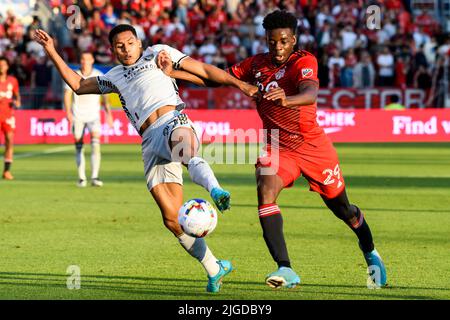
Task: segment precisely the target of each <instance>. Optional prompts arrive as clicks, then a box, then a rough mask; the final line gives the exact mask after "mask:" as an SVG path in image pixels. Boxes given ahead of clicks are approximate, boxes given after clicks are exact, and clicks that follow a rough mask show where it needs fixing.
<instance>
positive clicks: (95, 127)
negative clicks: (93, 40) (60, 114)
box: [64, 51, 113, 187]
mask: <svg viewBox="0 0 450 320" xmlns="http://www.w3.org/2000/svg"><path fill="white" fill-rule="evenodd" d="M94 62H95V59H94V56H93V54H92V53H91V52H88V51H86V52H82V53H81V57H80V69H79V70H76V71H75V72H76V73H77V74H79V75H80V76H81V77H83V78H89V77H99V76H103V72H101V71H99V70H97V69H95V68H94V67H93V65H94ZM101 98H102V100H103V106H104V108H105V111H106V121H107V123H108V125H109V126H110V127H112V125H113V118H112V113H111V109H110V107H109V103H108V99H107V98H106V96H101ZM64 108H65V110H66V114H67V119H68V120H69V126H70V128H72V132H73V135H74V138H75V150H76V157H75V159H76V163H77V169H78V183H77V186H78V187H86V185H87V179H86V172H85V158H84V148H83V146H84V142H83V136H84V132H85V129H86V128H87V129H88V131H89V134H90V135H91V185H92V186H94V187H101V186H103V181H101V180H100V179H99V176H98V174H99V171H100V160H101V154H100V136H101V129H102V128H101V123H100V110H101V103H100V98H99V96H98V95H96V94H86V95H80V96H79V95H77V94H76V93H74V92H73V91H72V89H71V88H70V87H69V86H68V85H67V84H66V85H65V87H64Z"/></svg>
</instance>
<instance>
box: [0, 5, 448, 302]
mask: <svg viewBox="0 0 450 320" xmlns="http://www.w3.org/2000/svg"><path fill="white" fill-rule="evenodd" d="M73 3H76V5H77V6H78V7H75V9H76V8H80V10H81V11H80V12H81V13H82V16H81V20H80V25H79V27H77V28H68V24H67V22H68V21H72V22H77V21H76V20H71V17H72V18H73V17H74V16H73V12H76V10H75V9H74V7H72V9H70V6H71V5H72V4H73ZM109 3H111V4H112V11H113V12H114V14H111V13H110V12H111V7H110V6H108V4H109ZM371 4H375V5H377V6H379V7H380V9H381V13H382V17H381V28H380V29H376V30H369V29H368V28H367V27H366V20H367V19H366V18H367V17H366V15H365V10H366V8H367V7H368V6H369V5H371ZM276 7H281V8H287V9H289V10H291V11H294V12H296V14H297V16H298V17H299V26H300V28H299V36H300V37H299V39H300V43H301V46H302V47H303V48H305V49H307V50H310V51H311V52H313V53H314V54H315V55H316V56H317V57H318V59H319V66H320V75H319V78H320V80H321V93H320V95H319V103H318V105H319V113H318V115H319V116H318V121H319V123H321V125H323V126H324V128H325V129H326V130H328V133H329V134H330V137H331V138H332V139H333V140H334V141H340V142H345V141H354V142H384V141H403V142H406V141H407V142H408V143H395V144H391V143H370V144H367V143H362V144H360V143H352V144H341V143H338V144H337V149H338V152H339V154H340V157H341V162H342V168H343V171H344V174H345V177H346V181H347V183H348V186H349V192H350V193H351V197H352V199H353V201H355V203H360V204H361V206H362V207H363V208H364V209H365V210H367V211H366V217H367V218H368V219H369V220H370V222H371V225H372V226H373V230H374V233H376V243H377V245H378V246H379V248H380V250H381V252H382V254H383V256H384V259H385V260H386V263H387V267H388V272H389V276H390V284H391V288H390V289H387V290H377V291H367V289H366V288H365V266H364V265H363V264H362V257H361V256H360V254H359V252H357V248H356V243H355V241H354V240H355V239H354V237H353V235H352V234H350V233H349V232H347V231H348V230H346V229H345V226H343V225H341V224H339V223H338V222H337V221H336V220H335V218H334V217H332V215H330V213H329V212H328V211H327V210H326V209H325V208H324V207H323V205H322V203H321V202H320V199H318V197H317V196H316V195H314V194H312V193H308V192H306V190H307V186H306V184H305V183H304V182H300V181H299V182H297V183H296V186H295V187H294V188H292V189H290V190H286V191H285V192H283V195H282V197H280V207H282V208H284V209H283V210H284V211H283V212H284V216H285V219H286V227H285V228H286V230H285V231H286V237H287V239H288V245H289V247H290V250H291V251H292V256H293V258H292V260H293V264H294V265H296V266H297V265H298V266H300V272H301V275H302V282H303V285H302V286H301V288H299V289H298V290H295V291H290V292H287V291H284V292H283V291H278V292H274V291H272V290H267V288H264V287H263V286H264V284H263V281H262V279H263V278H264V275H265V274H266V273H267V271H268V270H270V269H271V268H272V267H273V265H272V262H271V260H270V256H269V255H268V253H267V252H266V251H267V250H266V248H265V247H264V243H263V241H262V239H261V235H260V232H261V230H260V227H259V225H258V221H257V215H256V213H255V211H256V209H255V208H256V207H255V198H256V197H255V194H254V189H255V184H254V177H253V169H254V168H253V165H252V163H250V162H251V161H249V162H248V163H247V164H243V165H233V166H232V167H229V166H228V165H222V164H215V165H214V166H213V168H214V170H215V172H216V173H217V175H218V177H219V180H220V181H221V182H222V183H223V184H224V185H226V186H229V187H230V191H231V192H232V193H233V195H234V200H233V201H234V202H233V209H232V212H230V214H229V215H224V216H221V217H220V222H219V226H218V228H217V230H216V231H215V233H214V234H213V235H211V237H210V238H209V239H208V243H209V244H210V246H211V247H212V248H216V249H217V250H218V251H220V254H221V255H224V256H226V257H230V258H231V259H235V262H236V264H237V265H238V271H237V272H236V274H233V275H232V276H231V277H230V280H228V281H227V283H226V284H225V287H224V291H223V293H222V294H221V295H220V296H217V297H211V296H210V295H206V294H205V293H204V282H205V279H204V275H203V273H202V272H201V270H199V269H200V268H198V265H196V263H195V262H193V261H191V260H189V259H188V258H187V257H186V256H185V255H184V253H183V252H181V253H180V250H179V248H178V246H177V244H176V243H175V244H174V243H173V239H172V237H171V236H170V235H169V234H168V233H167V232H166V231H165V230H164V228H163V226H162V225H161V222H160V220H159V215H158V214H159V213H158V208H157V207H156V205H155V204H154V203H153V202H152V201H151V200H150V198H149V195H148V192H147V190H145V183H144V182H143V178H142V163H141V159H140V152H139V145H138V144H137V142H138V141H139V138H138V136H136V134H135V132H133V131H132V130H129V128H128V126H127V121H126V119H125V117H124V115H123V112H121V110H119V109H120V106H119V105H118V103H117V100H116V99H115V98H114V96H112V98H111V99H112V100H111V102H112V104H113V105H115V107H116V108H117V110H116V111H115V117H116V120H117V121H118V122H117V123H118V124H117V127H115V128H114V129H108V128H106V127H104V131H103V133H104V136H103V138H102V139H103V140H102V142H103V143H104V145H103V146H102V155H103V161H102V169H101V173H102V177H103V178H104V181H105V187H104V188H103V189H101V190H97V189H95V190H92V188H90V189H89V191H88V192H85V191H87V190H80V189H77V188H75V181H76V172H75V165H74V159H73V157H74V155H73V154H74V150H73V149H74V147H73V145H72V137H71V136H70V131H69V128H68V127H67V123H66V122H65V119H64V117H65V115H64V112H63V110H62V105H61V98H62V83H61V79H60V78H59V76H58V75H57V73H56V71H55V69H54V68H53V67H52V65H51V64H49V63H48V61H46V58H45V57H44V55H43V52H42V50H41V48H40V47H39V46H37V45H36V43H34V42H33V41H32V40H31V34H32V32H33V31H32V30H34V29H36V28H38V27H43V28H44V29H46V30H47V31H49V32H50V33H51V34H52V35H54V36H55V38H56V39H57V43H58V50H59V52H60V53H61V54H63V56H64V57H65V59H66V60H67V61H69V62H70V63H71V65H72V66H74V67H75V66H76V62H77V61H76V60H77V55H78V53H79V52H80V51H81V50H86V49H87V50H92V52H94V55H95V57H96V60H97V66H98V67H99V68H106V69H107V68H110V67H111V66H112V65H113V63H114V61H113V57H111V56H110V53H109V51H108V49H107V47H108V44H107V32H108V30H109V28H111V27H112V26H113V25H114V24H116V23H119V22H129V23H132V24H133V25H135V26H136V27H137V29H138V32H139V34H140V36H141V37H142V38H143V39H144V40H145V42H146V44H153V43H160V42H163V43H167V44H170V45H172V46H174V47H177V48H179V49H181V50H182V51H184V52H186V53H188V54H190V55H191V56H192V57H194V58H197V59H200V60H203V61H206V62H209V63H213V64H215V65H217V66H219V67H222V68H225V67H227V66H229V65H230V64H232V63H234V62H237V61H240V60H241V59H243V58H245V57H247V56H248V55H251V54H254V53H257V52H261V51H264V50H265V45H264V41H263V38H262V37H263V30H262V29H261V22H262V18H263V17H264V15H265V14H266V13H267V12H269V11H270V10H273V9H274V8H276ZM73 10H75V11H73ZM95 10H98V12H99V16H100V17H98V16H97V14H96V13H94V12H95ZM0 13H1V17H0V54H1V55H4V56H6V57H8V59H9V60H10V62H11V69H10V71H11V72H12V73H13V74H14V75H15V76H16V77H17V78H18V79H19V82H20V85H21V94H22V101H23V108H22V110H18V111H17V112H16V115H17V120H18V130H17V135H16V142H17V143H18V144H19V145H18V146H16V150H15V154H16V156H15V162H14V172H15V176H16V180H15V181H14V182H13V183H12V184H7V182H4V181H1V182H0V189H1V194H0V197H1V210H0V222H1V223H0V234H1V243H2V248H3V250H2V253H1V256H2V259H0V297H1V298H3V299H36V298H38V299H55V298H56V299H61V298H62V299H107V298H119V299H130V298H132V299H449V298H450V295H449V292H450V286H449V284H448V278H449V277H448V265H449V261H448V245H447V244H448V234H450V230H449V226H450V221H449V215H448V212H449V211H448V208H449V207H450V203H449V197H448V186H449V185H450V180H449V179H450V178H449V174H448V168H449V166H450V160H449V159H450V155H449V143H448V142H449V141H450V139H449V137H450V132H449V131H450V130H449V121H450V115H449V110H450V108H448V107H450V103H449V102H448V101H449V100H448V99H449V97H448V92H449V90H448V83H449V81H448V74H449V72H448V66H449V62H448V61H449V59H448V57H449V49H450V40H449V39H450V38H449V23H448V21H449V1H431V0H422V1H413V0H411V1H397V0H385V1H334V0H330V1H315V0H301V1H237V0H230V1H215V0H212V1H211V0H209V1H189V0H184V1H171V0H166V1H161V0H153V1H152V0H148V1H144V0H142V1H139V0H135V1H120V0H112V1H102V0H98V1H97V0H83V1H58V0H55V1H39V0H38V1H25V0H13V1H10V0H1V6H0ZM33 16H37V17H38V19H34V21H33ZM75 24H76V23H75ZM72 25H73V24H69V26H72ZM384 48H388V51H389V52H390V54H389V52H388V54H387V56H389V55H392V57H393V58H394V59H393V60H394V62H393V65H392V66H391V67H390V68H388V69H389V70H383V71H381V70H380V68H379V66H378V64H377V60H378V58H379V56H380V55H381V53H382V51H383V50H385V49H384ZM385 58H386V57H385ZM389 59H390V58H389V57H387V60H389ZM362 60H364V61H365V62H364V63H362ZM363 70H365V71H363ZM363 73H364V76H363ZM363 78H364V81H361V80H362V79H363ZM181 92H182V94H183V98H184V99H185V100H186V102H187V104H188V106H189V108H190V110H188V111H187V112H190V113H192V118H193V120H194V121H196V122H197V124H198V125H199V126H200V127H201V128H202V130H203V131H204V132H206V133H207V136H226V134H227V132H230V130H231V129H239V128H243V129H251V128H259V126H260V123H259V120H258V119H257V115H256V113H255V110H254V109H253V108H254V106H253V104H252V103H251V102H249V101H248V100H247V99H246V98H245V97H243V96H242V95H241V94H240V93H239V92H236V91H234V90H230V89H229V88H218V89H199V88H195V87H192V86H190V85H189V84H186V83H185V84H181ZM393 94H395V95H398V96H400V97H401V103H402V104H403V105H404V106H405V107H406V110H403V111H389V112H388V111H385V110H381V109H383V107H384V106H385V105H386V104H387V103H389V99H390V97H391V96H392V95H393ZM237 109H239V110H237ZM408 124H409V125H408ZM396 125H397V127H395V126H396ZM111 130H113V131H112V132H111ZM355 130H356V131H355ZM119 132H122V133H127V135H124V134H122V135H121V134H119ZM395 132H398V134H395ZM20 139H23V140H20ZM413 141H422V142H426V141H428V142H427V143H411V142H413ZM432 141H433V142H437V141H441V142H444V143H432ZM445 141H446V142H447V143H445ZM114 142H117V143H121V145H117V144H114ZM206 142H207V140H206ZM55 143H58V144H68V145H62V146H60V145H54V144H55ZM122 143H127V144H126V145H125V144H122ZM236 148H237V149H243V150H240V151H241V152H244V153H250V151H249V150H248V148H250V149H251V148H253V147H252V145H247V146H245V145H244V146H242V145H240V146H239V145H238V146H236ZM185 180H186V194H185V197H186V198H191V197H204V198H205V199H207V197H208V195H207V194H206V193H205V192H204V191H203V190H201V189H200V188H199V187H198V186H196V185H194V184H192V183H190V182H189V179H188V177H185ZM223 239H227V241H228V244H227V246H225V245H223ZM155 261H157V263H155ZM337 261H339V262H337ZM69 265H79V266H80V267H81V272H82V273H81V274H82V280H81V288H82V290H68V289H67V287H66V280H67V273H66V270H68V269H67V267H68V266H69ZM174 270H175V271H176V275H175V276H174Z"/></svg>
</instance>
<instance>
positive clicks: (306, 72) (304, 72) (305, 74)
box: [302, 68, 314, 78]
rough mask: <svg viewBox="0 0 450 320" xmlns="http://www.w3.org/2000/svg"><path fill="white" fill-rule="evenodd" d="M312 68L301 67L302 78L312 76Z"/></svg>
mask: <svg viewBox="0 0 450 320" xmlns="http://www.w3.org/2000/svg"><path fill="white" fill-rule="evenodd" d="M313 73H314V72H313V69H310V68H305V69H302V76H303V78H311V77H312V76H313Z"/></svg>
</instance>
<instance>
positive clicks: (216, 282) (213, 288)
mask: <svg viewBox="0 0 450 320" xmlns="http://www.w3.org/2000/svg"><path fill="white" fill-rule="evenodd" d="M217 264H218V265H219V268H220V269H219V272H218V273H217V274H216V275H215V276H214V277H211V276H208V285H207V286H206V291H208V292H213V293H216V292H219V291H220V287H221V286H222V279H223V277H225V276H226V275H227V274H229V273H230V272H231V271H233V270H234V269H233V266H232V265H231V262H230V261H227V260H219V261H217Z"/></svg>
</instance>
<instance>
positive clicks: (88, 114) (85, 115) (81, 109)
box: [64, 69, 103, 122]
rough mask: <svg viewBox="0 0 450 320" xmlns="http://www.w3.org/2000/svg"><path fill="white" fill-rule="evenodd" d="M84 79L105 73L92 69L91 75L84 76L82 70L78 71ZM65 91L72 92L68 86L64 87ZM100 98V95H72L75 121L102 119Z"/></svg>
mask: <svg viewBox="0 0 450 320" xmlns="http://www.w3.org/2000/svg"><path fill="white" fill-rule="evenodd" d="M75 72H76V73H78V74H79V75H80V76H81V77H83V78H89V77H99V76H103V72H101V71H99V70H97V69H92V71H91V74H89V75H87V76H84V75H83V74H82V73H81V70H76V71H75ZM64 89H65V90H72V89H71V88H70V87H69V86H68V85H67V84H65V86H64ZM100 109H101V104H100V97H99V96H98V94H82V95H77V94H76V93H75V92H73V94H72V114H73V117H74V119H75V120H79V121H82V122H91V121H96V120H98V119H100Z"/></svg>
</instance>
